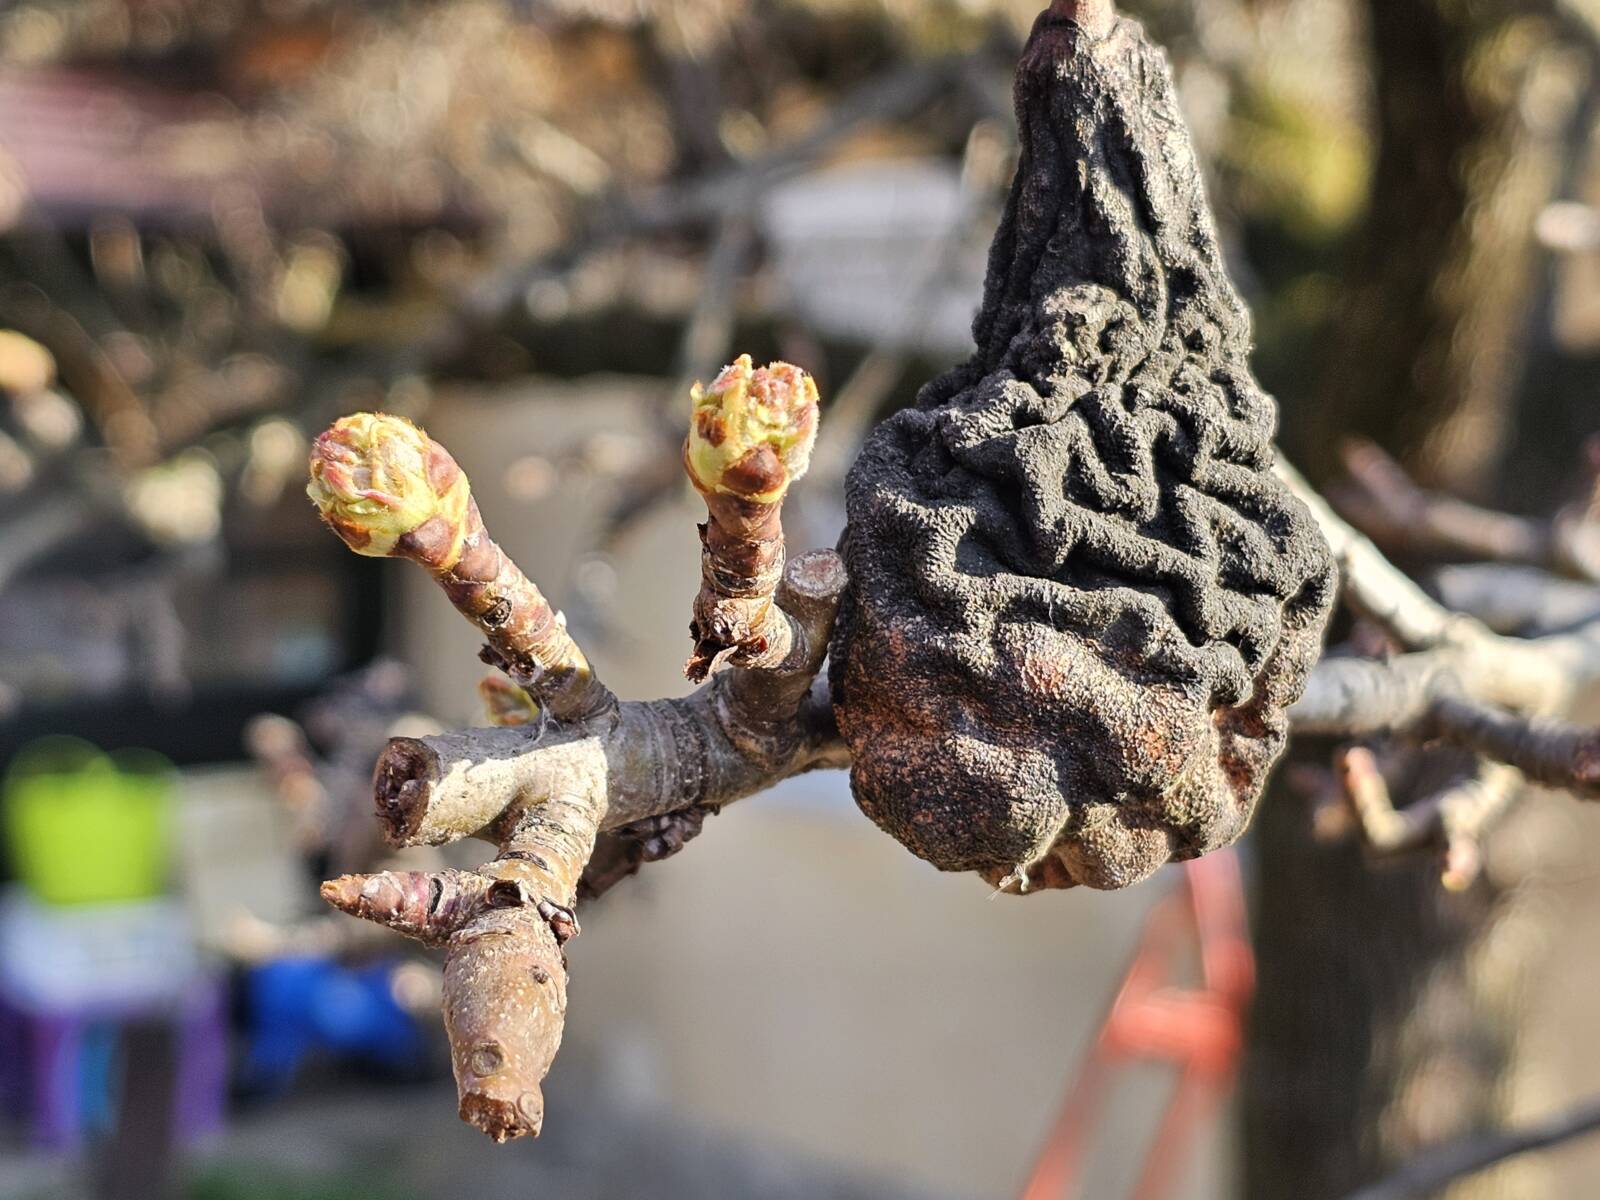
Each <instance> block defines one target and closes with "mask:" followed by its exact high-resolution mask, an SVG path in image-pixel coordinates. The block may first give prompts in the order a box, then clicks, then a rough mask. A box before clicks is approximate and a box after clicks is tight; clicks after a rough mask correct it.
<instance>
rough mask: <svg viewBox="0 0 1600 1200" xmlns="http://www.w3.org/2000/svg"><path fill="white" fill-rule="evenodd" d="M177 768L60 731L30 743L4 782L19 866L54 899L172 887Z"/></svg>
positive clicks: (99, 898) (3, 804)
mask: <svg viewBox="0 0 1600 1200" xmlns="http://www.w3.org/2000/svg"><path fill="white" fill-rule="evenodd" d="M173 784H174V772H173V768H172V765H171V764H170V763H168V762H167V761H166V760H165V759H163V758H162V757H161V756H160V755H157V754H152V753H149V752H146V751H119V752H118V753H116V754H114V755H108V754H104V753H102V752H101V751H100V750H98V749H96V748H95V747H94V746H91V745H90V744H89V743H88V742H84V741H80V740H78V739H77V738H67V737H52V738H44V739H42V740H40V741H37V742H34V743H33V744H31V745H30V746H28V747H26V748H25V749H24V750H22V751H21V752H20V753H19V754H18V755H17V757H16V759H15V760H14V761H13V762H12V765H11V768H10V770H9V771H8V772H7V773H6V778H5V784H4V787H3V788H0V808H3V810H4V817H5V826H4V827H5V834H6V842H7V845H8V847H9V850H10V859H11V864H12V869H13V871H14V872H15V874H16V877H17V878H18V879H19V880H21V881H22V882H23V883H24V884H25V885H26V886H27V887H28V889H29V890H30V891H32V892H33V893H34V895H35V896H37V897H38V898H39V899H40V900H43V901H46V902H47V903H50V904H62V905H67V904H108V903H115V902H117V901H124V900H144V899H148V898H150V897H151V896H158V895H160V894H161V893H162V892H163V891H164V890H165V889H166V882H167V867H168V844H169V828H170V823H171V806H172V794H173Z"/></svg>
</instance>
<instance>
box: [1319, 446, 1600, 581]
mask: <svg viewBox="0 0 1600 1200" xmlns="http://www.w3.org/2000/svg"><path fill="white" fill-rule="evenodd" d="M1342 458H1343V461H1344V467H1345V470H1346V472H1347V473H1348V478H1347V480H1346V481H1345V482H1344V483H1343V485H1342V486H1340V487H1338V488H1336V489H1335V490H1334V491H1333V492H1332V493H1330V494H1331V497H1332V499H1333V500H1334V502H1335V503H1336V504H1337V505H1338V507H1339V509H1340V510H1341V511H1342V512H1344V513H1345V514H1346V515H1347V516H1349V517H1350V518H1351V519H1352V520H1354V521H1355V522H1356V523H1357V524H1359V525H1360V526H1361V528H1363V529H1365V530H1366V531H1367V532H1368V533H1369V534H1370V535H1371V536H1372V537H1373V538H1375V539H1377V540H1378V541H1379V542H1380V543H1382V544H1383V545H1385V546H1388V547H1390V548H1391V549H1395V550H1407V551H1412V552H1416V553H1422V554H1431V555H1440V556H1444V557H1451V558H1465V559H1469V560H1472V561H1477V562H1497V563H1512V564H1517V565H1522V566H1533V567H1540V568H1543V569H1544V570H1547V571H1553V572H1555V573H1556V574H1559V575H1566V576H1569V577H1571V578H1573V579H1581V580H1583V581H1585V582H1589V583H1595V582H1600V520H1597V519H1596V516H1595V512H1594V509H1593V506H1592V503H1591V498H1590V497H1587V496H1586V497H1585V498H1584V503H1582V504H1577V505H1572V506H1569V507H1567V508H1565V509H1562V510H1561V511H1560V512H1558V513H1556V515H1555V516H1553V517H1548V518H1536V517H1518V516H1512V515H1511V514H1510V513H1502V512H1495V511H1493V510H1491V509H1486V508H1480V507H1479V506H1477V505H1475V504H1468V503H1466V502H1465V501H1463V500H1458V499H1456V498H1455V497H1454V496H1448V495H1444V494H1441V493H1439V492H1430V491H1427V490H1426V489H1424V488H1421V487H1419V486H1417V484H1416V483H1415V482H1414V481H1413V480H1412V479H1411V477H1410V476H1409V475H1407V474H1406V472H1405V468H1404V467H1402V466H1401V465H1400V464H1399V463H1398V462H1396V461H1395V460H1394V459H1393V458H1391V457H1390V456H1389V455H1388V454H1386V453H1385V452H1384V451H1383V450H1382V449H1381V448H1380V447H1379V446H1377V445H1376V444H1375V443H1373V442H1368V441H1364V440H1360V439H1354V440H1351V441H1350V442H1347V443H1346V444H1345V447H1344V450H1343V453H1342Z"/></svg>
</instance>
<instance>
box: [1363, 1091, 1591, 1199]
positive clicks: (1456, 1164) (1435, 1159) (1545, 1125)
mask: <svg viewBox="0 0 1600 1200" xmlns="http://www.w3.org/2000/svg"><path fill="white" fill-rule="evenodd" d="M1597 1129H1600V1100H1589V1101H1587V1102H1585V1103H1583V1104H1581V1105H1579V1106H1578V1107H1576V1108H1573V1109H1571V1110H1570V1111H1568V1112H1565V1113H1558V1114H1556V1115H1555V1116H1553V1117H1550V1118H1548V1119H1546V1120H1544V1121H1539V1122H1536V1123H1535V1124H1533V1125H1529V1126H1528V1127H1526V1128H1524V1129H1520V1130H1512V1131H1508V1132H1506V1133H1501V1134H1494V1135H1490V1136H1488V1137H1469V1138H1463V1139H1462V1140H1460V1141H1457V1142H1452V1143H1451V1144H1449V1145H1447V1146H1442V1147H1440V1148H1439V1149H1437V1150H1434V1151H1432V1152H1430V1153H1428V1154H1424V1155H1423V1156H1422V1157H1421V1158H1418V1159H1416V1160H1414V1161H1413V1162H1411V1163H1408V1164H1407V1165H1406V1166H1405V1167H1403V1168H1401V1170H1400V1171H1399V1172H1398V1173H1397V1174H1395V1175H1393V1176H1391V1177H1390V1178H1388V1179H1385V1180H1383V1181H1382V1182H1381V1183H1375V1184H1373V1185H1372V1186H1371V1187H1365V1188H1362V1189H1361V1190H1360V1191H1358V1192H1354V1193H1352V1194H1351V1195H1350V1196H1349V1198H1348V1200H1411V1198H1412V1197H1420V1196H1432V1195H1435V1194H1437V1193H1438V1192H1439V1191H1441V1190H1442V1189H1443V1188H1444V1187H1446V1186H1447V1185H1448V1184H1450V1183H1452V1182H1454V1181H1455V1180H1457V1179H1463V1178H1465V1177H1466V1176H1468V1175H1475V1174H1477V1173H1478V1172H1479V1171H1484V1170H1487V1169H1488V1168H1489V1167H1492V1166H1494V1165H1495V1164H1496V1163H1501V1162H1504V1161H1505V1160H1506V1159H1508V1158H1515V1157H1516V1156H1517V1155H1519V1154H1528V1153H1531V1152H1532V1151H1535V1150H1544V1149H1548V1148H1549V1147H1551V1146H1556V1145H1559V1144H1561V1143H1562V1142H1567V1141H1571V1140H1572V1139H1574V1138H1578V1137H1582V1136H1584V1135H1585V1134H1588V1133H1593V1132H1594V1131H1595V1130H1597Z"/></svg>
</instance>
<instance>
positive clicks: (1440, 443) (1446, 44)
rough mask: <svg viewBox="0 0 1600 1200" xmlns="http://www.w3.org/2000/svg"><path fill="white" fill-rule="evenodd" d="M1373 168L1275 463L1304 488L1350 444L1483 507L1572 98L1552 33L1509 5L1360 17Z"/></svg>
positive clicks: (1438, 3) (1381, 8) (1423, 0)
mask: <svg viewBox="0 0 1600 1200" xmlns="http://www.w3.org/2000/svg"><path fill="white" fill-rule="evenodd" d="M1364 7H1365V9H1366V15H1367V20H1368V22H1369V26H1370V29H1371V37H1372V49H1373V54H1374V73H1375V82H1376V89H1377V91H1376V121H1377V137H1378V159H1377V164H1376V171H1375V174H1374V178H1373V184H1372V190H1371V196H1370V200H1369V217H1368V219H1367V221H1366V222H1365V223H1364V225H1363V227H1362V230H1361V232H1360V233H1359V234H1358V236H1357V239H1356V243H1355V246H1354V248H1353V250H1352V257H1351V261H1350V263H1349V265H1348V267H1347V269H1346V270H1345V272H1344V277H1343V279H1342V280H1341V288H1340V292H1341V297H1342V300H1341V303H1340V306H1339V311H1338V314H1337V317H1336V319H1335V320H1334V321H1333V322H1332V323H1331V325H1330V327H1329V330H1328V335H1329V336H1328V339H1327V342H1326V358H1325V360H1324V362H1323V366H1322V370H1321V371H1320V378H1319V380H1318V382H1317V383H1316V384H1315V385H1314V386H1313V387H1312V389H1311V393H1312V399H1313V402H1312V403H1311V404H1309V405H1308V406H1307V412H1306V415H1305V419H1304V420H1303V421H1302V422H1301V423H1300V425H1299V427H1298V429H1295V430H1293V431H1292V433H1293V440H1292V441H1291V442H1290V447H1291V449H1292V451H1293V456H1294V457H1295V459H1296V461H1299V462H1301V463H1302V464H1303V465H1304V466H1306V468H1307V469H1308V471H1309V472H1310V473H1311V475H1312V477H1313V478H1314V479H1319V480H1320V479H1324V478H1326V477H1327V476H1328V475H1330V474H1331V473H1332V472H1333V470H1334V469H1335V468H1336V466H1337V463H1336V458H1335V456H1336V455H1337V452H1338V448H1339V444H1340V441H1341V439H1342V438H1344V437H1346V436H1349V435H1350V434H1351V433H1353V432H1360V433H1362V434H1364V435H1366V436H1368V437H1370V438H1372V439H1373V440H1374V441H1377V442H1378V443H1380V444H1381V445H1383V446H1385V447H1387V448H1388V449H1389V450H1391V451H1392V452H1394V453H1396V454H1398V455H1399V456H1400V457H1401V458H1402V459H1404V460H1405V461H1406V462H1407V464H1408V465H1410V466H1413V467H1415V468H1417V469H1418V470H1419V472H1420V474H1421V475H1422V477H1423V478H1424V480H1425V481H1426V482H1427V483H1429V484H1432V485H1438V486H1444V487H1448V488H1450V489H1451V490H1453V491H1456V492H1466V493H1469V494H1470V493H1473V492H1475V491H1477V492H1481V491H1482V490H1483V489H1484V488H1485V487H1486V485H1487V483H1488V480H1489V478H1490V475H1491V472H1492V470H1493V468H1494V467H1495V466H1496V464H1497V461H1498V456H1499V455H1500V454H1501V453H1502V452H1503V451H1504V449H1505V446H1506V443H1507V440H1508V438H1507V435H1508V433H1509V427H1510V411H1511V408H1510V396H1511V391H1512V388H1513V386H1514V384H1515V382H1516V376H1517V372H1518V368H1519V365H1520V362H1521V357H1522V351H1523V348H1524V345H1525V342H1526V334H1527V327H1528V319H1529V314H1530V308H1531V304H1532V298H1533V296H1532V291H1533V289H1532V284H1533V281H1534V275H1535V269H1536V266H1537V262H1536V260H1535V258H1534V241H1533V228H1534V221H1535V219H1536V217H1537V215H1538V213H1539V211H1540V210H1541V209H1542V207H1543V206H1544V205H1545V204H1546V203H1547V202H1548V201H1549V200H1550V199H1551V198H1552V196H1551V193H1552V191H1553V189H1554V188H1555V187H1556V185H1557V181H1558V178H1559V174H1560V150H1561V147H1560V144H1559V137H1558V129H1557V127H1558V126H1559V124H1560V116H1561V114H1563V113H1565V112H1567V111H1570V108H1571V105H1572V102H1573V97H1572V96H1571V95H1570V94H1567V95H1563V94H1562V93H1563V89H1570V87H1571V81H1570V80H1569V79H1565V78H1563V76H1562V73H1561V71H1559V70H1556V69H1553V68H1552V55H1551V52H1552V49H1553V47H1554V45H1555V40H1554V37H1555V31H1554V29H1553V27H1552V25H1551V24H1550V23H1549V22H1547V21H1545V20H1543V19H1542V18H1540V17H1538V16H1535V15H1530V14H1529V12H1528V10H1527V9H1519V8H1518V7H1517V6H1513V5H1479V4H1465V3H1459V2H1458V0H1369V3H1368V4H1366V5H1365V6H1364Z"/></svg>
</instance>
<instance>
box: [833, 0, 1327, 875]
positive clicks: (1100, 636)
mask: <svg viewBox="0 0 1600 1200" xmlns="http://www.w3.org/2000/svg"><path fill="white" fill-rule="evenodd" d="M1080 8H1081V9H1082V10H1083V12H1082V14H1081V15H1080V13H1079V9H1080ZM1056 9H1057V10H1060V11H1052V12H1050V13H1046V14H1045V15H1044V16H1042V17H1041V18H1040V19H1039V22H1038V23H1037V25H1036V26H1035V28H1034V31H1033V35H1032V37H1031V38H1030V41H1029V44H1028V49H1027V52H1026V53H1025V54H1024V56H1023V60H1022V63H1021V65H1020V67H1019V69H1018V75H1017V84H1016V103H1017V116H1018V122H1019V126H1020V131H1021V137H1022V146H1023V150H1022V158H1021V161H1020V163H1019V166H1018V171H1017V178H1016V181H1015V183H1014V184H1013V188H1012V193H1011V199H1010V202H1009V205H1008V207H1007V211H1006V214H1005V218H1004V221H1003V223H1002V224H1001V227H1000V230H999V233H998V234H997V235H996V237H995V241H994V246H993V249H992V251H991V257H990V262H989V277H988V282H987V284H986V288H985V297H984V303H983V307H982V309H981V311H980V312H979V315H978V318H977V321H976V324H975V326H974V334H975V338H976V341H977V350H976V353H975V354H974V356H973V357H972V359H971V360H970V361H969V362H967V363H966V364H965V365H964V366H962V367H959V368H957V369H956V370H954V371H952V372H950V373H949V374H947V375H945V376H944V377H942V378H940V379H938V380H935V381H934V382H933V383H930V384H929V385H928V386H927V387H926V388H925V389H924V390H923V392H922V394H921V395H920V396H919V398H918V400H917V403H916V405H915V406H914V407H912V408H910V409H906V410H904V411H902V412H900V413H897V414H896V415H895V416H893V417H892V418H890V419H889V420H888V421H886V422H884V424H883V425H881V426H880V427H879V428H878V429H877V430H876V431H874V433H873V435H872V437H871V438H870V439H869V441H868V444H867V446H866V448H865V449H864V451H863V453H862V455H861V457H860V459H859V460H858V462H857V463H856V465H855V466H854V468H853V469H852V471H851V473H850V478H849V483H848V485H847V502H848V507H849V524H848V527H847V530H846V533H845V540H844V545H843V550H844V555H845V560H846V563H847V565H848V567H849V571H850V576H851V580H852V584H851V588H850V590H849V592H848V593H847V595H846V598H845V603H844V607H843V609H842V611H841V614H840V622H839V628H838V632H837V635H836V638H835V641H834V644H833V656H832V668H831V670H832V684H833V695H834V703H835V706H836V710H837V715H838V719H839V725H840V728H841V730H842V732H843V733H844V736H845V738H846V740H847V741H848V742H849V744H850V748H851V751H852V754H853V756H854V766H853V768H852V774H851V785H852V788H853V789H854V792H855V795H856V799H857V801H858V802H859V803H860V805H861V807H862V809H863V810H864V811H865V812H866V813H867V814H868V815H869V816H871V817H872V818H873V819H874V820H875V821H877V822H878V823H879V824H880V825H881V826H883V828H885V829H886V830H888V831H889V832H890V833H892V834H894V836H895V837H897V838H899V839H900V840H901V841H902V842H903V843H904V844H905V845H907V846H908V847H909V848H910V849H912V850H913V851H914V852H916V853H917V854H919V855H921V856H922V857H923V858H926V859H928V860H929V861H931V862H933V863H934V864H936V865H937V866H939V867H941V868H944V869H946V870H963V871H965V870H971V871H977V872H979V873H981V874H982V875H983V876H984V877H985V878H986V879H988V880H989V881H990V882H991V883H994V884H996V885H997V886H1002V887H1005V888H1006V889H1007V890H1013V891H1025V890H1031V889H1033V888H1041V887H1071V886H1073V885H1076V884H1084V885H1088V886H1090V887H1097V888H1116V887H1124V886H1126V885H1128V884H1131V883H1134V882H1136V881H1137V880H1140V879H1142V878H1144V877H1145V876H1147V875H1149V874H1150V873H1151V872H1152V871H1154V870H1155V869H1156V868H1157V867H1159V866H1161V865H1162V864H1163V863H1165V862H1168V861H1170V860H1175V859H1186V858H1193V857H1196V856H1198V855H1200V854H1204V853H1206V852H1207V851H1210V850H1213V849H1216V848H1218V847H1220V846H1223V845H1226V844H1228V843H1230V842H1232V841H1233V840H1235V839H1236V838H1237V837H1238V836H1239V835H1240V834H1241V833H1242V832H1243V830H1244V828H1245V826H1246V825H1247V823H1248V822H1249V819H1250V815H1251V812H1252V809H1253V807H1254V804H1255V802H1256V800H1257V799H1258V798H1259V795H1260V792H1261V788H1262V786H1263V783H1264V779H1265V774H1266V772H1267V770H1268V768H1269V767H1270V766H1271V765H1272V763H1273V762H1274V761H1275V760H1276V758H1277V756H1278V754H1279V753H1280V751H1281V750H1282V746H1283V741H1284V733H1285V719H1284V709H1285V708H1286V707H1287V706H1288V705H1289V704H1291V703H1292V702H1293V701H1294V700H1295V699H1296V698H1297V697H1298V696H1299V694H1300V692H1301V691H1302V689H1303V687H1304V684H1305V677H1306V674H1307V672H1308V671H1309V670H1310V667H1311V665H1312V663H1313V662H1314V660H1315V658H1316V656H1317V654H1318V652H1319V647H1320V642H1321V636H1322V630H1323V626H1324V624H1325V622H1326V620H1327V615H1328V610H1329V607H1330V605H1331V603H1332V593H1333V568H1332V565H1331V561H1330V557H1329V553H1328V550H1327V547H1326V545H1325V543H1324V542H1323V540H1322V538H1321V535H1320V534H1319V533H1318V531H1317V529H1316V527H1315V526H1314V524H1313V523H1312V521H1311V518H1310V516H1309V514H1308V513H1307V512H1306V511H1305V509H1304V507H1303V506H1302V505H1301V504H1300V502H1299V501H1297V500H1296V499H1295V498H1293V497H1292V496H1291V495H1290V494H1289V493H1288V491H1287V489H1286V488H1285V487H1284V486H1283V485H1282V484H1281V483H1280V482H1279V481H1278V480H1277V479H1276V478H1275V477H1274V475H1273V474H1272V458H1273V449H1272V436H1273V432H1274V428H1275V424H1276V410H1275V408H1274V405H1273V402H1272V400H1271V399H1270V398H1269V397H1268V396H1266V395H1265V394H1264V393H1263V392H1262V391H1261V389H1260V387H1259V386H1258V385H1257V383H1256V382H1255V379H1254V377H1253V376H1252V375H1251V373H1250V368H1249V364H1248V355H1249V351H1250V325H1249V317H1248V315H1247V313H1246V311H1245V309H1244V306H1243V304H1242V303H1241V301H1240V299H1239V297H1238V295H1237V293H1236V292H1235V291H1234V289H1233V286H1232V284H1231V282H1230V281H1229V279H1228V277H1227V274H1226V271H1225V269H1224V267H1223V264H1222V258H1221V254H1220V252H1219V250H1218V246H1217V238H1216V233H1215V230H1214V228H1213V224H1212V219H1211V215H1210V212H1209V209H1208V208H1207V204H1206V200H1205V195H1204V191H1203V188H1202V184H1201V179H1200V174H1199V170H1198V168H1197V165H1196V162H1195V156H1194V151H1193V148H1192V146H1191V144H1190V142H1189V138H1188V136H1187V133H1186V131H1185V128H1184V125H1183V122H1182V118H1181V117H1180V115H1179V112H1178V108H1177V105H1176V102H1175V100H1174V96H1173V90H1172V83H1171V78H1170V75H1169V72H1168V69H1167V65H1166V62H1165V60H1164V58H1163V56H1162V55H1161V53H1160V52H1159V51H1158V50H1156V49H1155V48H1154V47H1152V46H1151V45H1150V44H1149V43H1148V42H1147V41H1146V40H1145V38H1144V35H1143V32H1142V30H1141V29H1140V28H1139V26H1138V25H1137V24H1135V23H1134V22H1132V21H1129V20H1127V19H1125V18H1120V17H1117V16H1115V15H1114V14H1113V13H1112V12H1111V9H1110V5H1109V4H1103V3H1102V4H1094V5H1073V4H1058V5H1057V6H1056ZM1090 10H1093V11H1092V12H1091V11H1090Z"/></svg>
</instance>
